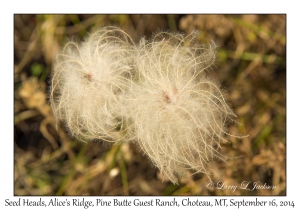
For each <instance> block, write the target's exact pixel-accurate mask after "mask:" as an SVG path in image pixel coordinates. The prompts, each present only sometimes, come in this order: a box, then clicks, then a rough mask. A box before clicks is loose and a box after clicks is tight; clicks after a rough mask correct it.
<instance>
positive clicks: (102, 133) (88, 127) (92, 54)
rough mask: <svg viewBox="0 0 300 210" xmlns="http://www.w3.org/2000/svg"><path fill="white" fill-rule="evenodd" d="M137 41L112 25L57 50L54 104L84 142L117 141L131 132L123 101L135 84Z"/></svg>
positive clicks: (55, 111) (58, 117)
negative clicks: (125, 123) (125, 122)
mask: <svg viewBox="0 0 300 210" xmlns="http://www.w3.org/2000/svg"><path fill="white" fill-rule="evenodd" d="M132 52H133V45H132V41H131V38H130V37H129V36H128V35H127V34H126V33H125V32H124V31H122V30H121V29H119V28H116V27H106V28H102V29H100V30H97V31H94V32H92V33H90V34H89V36H88V37H87V39H86V40H85V41H84V42H82V43H81V44H78V43H75V42H72V41H70V42H68V43H67V44H66V45H65V46H64V48H63V50H62V52H61V53H59V54H57V56H56V59H55V63H54V72H53V77H52V87H51V106H52V109H53V113H54V115H55V117H56V119H57V120H58V121H62V122H63V123H64V125H65V126H66V128H67V129H68V130H69V132H70V134H71V135H72V136H73V137H75V138H78V139H80V140H92V139H103V140H107V141H110V140H113V141H116V140H118V139H119V138H121V137H124V136H125V135H124V134H122V135H120V133H122V132H124V126H123V120H122V115H120V113H121V112H122V108H123V107H122V103H121V102H120V101H121V100H122V98H123V97H124V95H126V92H127V90H128V88H129V87H130V86H131V77H132V75H133V68H132V63H133V57H132Z"/></svg>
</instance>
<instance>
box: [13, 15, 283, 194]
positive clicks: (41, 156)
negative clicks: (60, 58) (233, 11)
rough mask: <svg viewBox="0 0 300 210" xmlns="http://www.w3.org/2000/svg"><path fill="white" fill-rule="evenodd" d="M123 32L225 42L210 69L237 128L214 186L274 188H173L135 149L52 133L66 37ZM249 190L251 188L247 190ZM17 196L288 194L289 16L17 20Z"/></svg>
mask: <svg viewBox="0 0 300 210" xmlns="http://www.w3.org/2000/svg"><path fill="white" fill-rule="evenodd" d="M108 25H115V26H120V27H122V28H123V29H124V30H125V31H126V32H128V34H129V35H131V36H132V38H133V39H134V40H135V41H136V42H138V41H139V38H141V37H150V36H151V35H152V34H153V33H155V32H157V31H159V30H166V31H171V32H183V33H185V34H188V33H190V32H191V31H192V30H193V29H198V30H200V31H201V34H200V35H199V37H198V40H199V42H210V40H213V41H214V42H216V44H217V45H218V46H219V50H218V62H217V63H216V66H215V70H214V71H211V72H209V74H210V75H211V76H212V77H215V78H216V79H218V80H219V81H220V85H221V87H222V88H224V90H226V92H227V94H226V97H227V100H228V101H229V103H230V104H231V106H232V108H233V110H234V111H235V112H236V114H237V116H238V120H239V122H240V124H241V125H239V124H238V125H231V126H230V132H231V133H234V134H241V135H249V137H247V138H244V139H236V138H233V137H227V138H228V140H230V141H231V144H224V145H223V147H222V153H223V154H226V155H228V156H230V157H240V156H241V157H240V158H233V160H232V161H230V162H228V163H224V162H215V163H214V165H215V167H216V168H218V169H220V173H215V174H214V175H213V176H212V181H213V183H214V184H215V185H216V184H217V183H218V182H222V183H224V184H225V185H237V186H240V184H241V183H242V182H244V181H247V182H250V184H249V188H251V189H252V188H253V183H254V182H258V181H259V185H264V184H265V183H266V184H267V185H270V186H276V188H275V189H272V190H267V189H255V190H252V191H250V190H243V189H237V190H235V191H233V190H231V189H228V190H220V189H216V187H213V188H209V187H207V183H208V181H209V179H208V178H207V177H206V176H205V175H202V174H197V175H194V176H191V177H189V178H188V179H182V180H180V184H179V185H173V184H172V183H171V182H169V181H168V180H164V181H163V180H162V176H161V174H160V173H159V171H158V170H157V169H156V168H155V167H154V166H153V165H152V164H151V163H150V161H149V160H148V159H147V158H146V157H145V156H143V154H142V152H141V151H140V150H139V148H137V147H136V146H135V145H132V144H128V143H124V144H121V145H110V144H108V143H104V142H101V141H98V142H89V143H83V142H80V141H77V140H72V139H70V138H69V137H68V136H67V135H66V133H65V131H64V129H63V128H60V127H55V123H54V119H53V117H52V113H51V109H50V106H49V85H50V82H51V77H50V74H51V65H52V61H53V57H54V55H55V53H56V52H59V51H60V49H61V47H62V45H63V43H65V42H66V40H67V39H75V40H77V41H80V40H83V38H84V37H85V35H86V34H87V33H88V32H89V31H90V30H91V29H92V28H94V27H96V28H97V27H98V28H100V27H103V26H108ZM251 186H252V187H251ZM14 194H15V195H286V16H285V15H191V14H189V15H172V14H168V15H137V14H135V15H116V14H114V15H90V14H89V15H75V14H69V15H28V14H26V15H20V14H18V15H14Z"/></svg>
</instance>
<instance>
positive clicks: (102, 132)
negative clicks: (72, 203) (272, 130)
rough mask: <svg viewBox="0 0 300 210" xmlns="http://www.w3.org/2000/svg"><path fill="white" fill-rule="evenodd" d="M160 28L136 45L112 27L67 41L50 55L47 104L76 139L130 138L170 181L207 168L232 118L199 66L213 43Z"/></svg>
mask: <svg viewBox="0 0 300 210" xmlns="http://www.w3.org/2000/svg"><path fill="white" fill-rule="evenodd" d="M196 37H197V32H193V33H191V34H190V35H189V36H183V35H181V34H171V33H166V32H161V33H158V34H156V35H155V36H154V37H153V38H152V39H151V40H146V39H141V41H140V44H139V45H138V46H137V47H136V46H134V44H133V42H132V41H131V39H130V37H129V36H128V35H127V34H126V33H125V32H124V31H122V30H120V29H118V28H116V27H106V28H103V29H101V30H98V31H95V32H93V33H91V34H90V35H89V36H88V38H87V39H86V40H85V41H84V42H83V43H82V44H80V45H79V44H76V43H74V42H69V43H67V44H66V46H65V47H64V49H63V51H62V52H61V53H60V54H58V55H57V57H56V60H55V64H54V74H53V80H52V92H51V102H52V103H51V105H52V108H53V112H54V115H55V117H56V119H57V120H59V121H62V122H63V123H64V125H65V126H66V128H67V129H68V130H69V132H70V134H71V135H72V136H74V137H76V138H78V139H81V140H92V139H103V140H107V141H115V142H118V141H120V140H132V141H133V142H135V143H137V144H138V145H139V146H140V147H141V149H142V150H143V151H144V153H145V154H146V155H147V156H148V157H149V158H150V160H151V161H152V162H153V163H154V164H155V165H156V166H157V167H158V168H159V170H160V171H161V172H162V173H163V174H164V175H165V176H167V177H168V178H169V179H170V180H171V181H172V182H174V183H177V182H178V177H184V176H186V171H187V170H192V171H194V172H196V173H197V172H201V173H206V174H209V163H210V161H211V160H213V159H215V158H219V159H221V160H224V161H226V160H225V159H226V158H225V156H223V155H222V154H221V153H220V152H219V149H220V142H221V140H225V139H224V134H227V133H226V124H227V123H228V121H230V120H232V119H234V118H235V115H234V113H233V112H232V110H231V109H230V107H229V106H228V105H227V103H226V102H225V100H224V98H223V95H222V92H221V90H220V88H219V87H218V85H217V83H216V82H215V81H213V80H212V79H210V78H209V77H207V75H206V72H207V70H208V69H210V68H211V67H212V66H213V65H214V62H215V58H216V46H215V44H214V43H213V42H212V43H211V44H210V45H199V44H197V42H196Z"/></svg>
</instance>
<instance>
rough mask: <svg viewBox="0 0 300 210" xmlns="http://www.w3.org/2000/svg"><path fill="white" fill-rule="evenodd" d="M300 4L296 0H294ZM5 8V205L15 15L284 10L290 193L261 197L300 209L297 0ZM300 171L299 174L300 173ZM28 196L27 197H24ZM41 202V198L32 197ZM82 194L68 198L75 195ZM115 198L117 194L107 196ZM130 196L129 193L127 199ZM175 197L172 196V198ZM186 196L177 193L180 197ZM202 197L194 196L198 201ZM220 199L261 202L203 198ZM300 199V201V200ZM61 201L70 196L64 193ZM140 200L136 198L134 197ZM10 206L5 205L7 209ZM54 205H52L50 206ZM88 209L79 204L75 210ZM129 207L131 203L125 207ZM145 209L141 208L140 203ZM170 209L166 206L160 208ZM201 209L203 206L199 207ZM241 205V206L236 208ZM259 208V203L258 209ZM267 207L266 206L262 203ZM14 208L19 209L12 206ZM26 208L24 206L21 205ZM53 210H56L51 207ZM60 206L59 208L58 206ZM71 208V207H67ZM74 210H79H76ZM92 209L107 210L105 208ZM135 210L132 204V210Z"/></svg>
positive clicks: (1, 90) (9, 179)
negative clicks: (293, 203)
mask: <svg viewBox="0 0 300 210" xmlns="http://www.w3.org/2000/svg"><path fill="white" fill-rule="evenodd" d="M294 2H296V1H294ZM0 8H1V9H0V10H1V13H0V14H1V18H0V25H1V32H0V43H1V45H0V46H1V48H0V49H1V50H0V53H1V54H0V55H1V56H0V58H1V63H2V65H1V70H0V78H1V82H0V95H1V109H0V116H1V126H0V129H1V131H2V132H1V133H2V135H1V148H2V151H1V152H0V163H1V170H0V171H1V172H0V176H1V178H0V208H1V209H8V208H6V207H4V204H5V202H4V200H5V199H12V200H18V197H13V160H14V159H13V141H14V140H13V132H14V131H13V114H14V112H13V108H14V104H13V94H14V93H13V30H14V29H13V14H15V13H53V12H55V13H106V14H107V13H124V14H127V13H139V14H140V13H151V14H152V13H153V14H154V13H157V14H160V13H179V14H186V13H197V14H199V13H214V14H215V13H262V14H265V13H282V14H285V13H286V14H287V69H288V70H287V160H288V163H287V196H286V197H285V196H282V197H259V200H269V201H271V200H273V199H274V198H275V199H276V200H277V202H279V201H280V200H286V201H287V200H290V201H291V200H293V201H294V202H295V204H296V206H297V207H296V209H297V208H299V207H298V206H299V205H300V202H299V201H298V200H299V198H298V196H297V197H296V195H298V194H299V193H298V189H299V187H300V186H299V183H300V182H299V180H298V179H297V176H299V174H298V173H299V172H300V171H299V165H300V164H298V158H299V156H297V155H299V151H298V150H299V148H300V147H299V137H298V135H297V134H298V133H297V130H299V126H300V125H299V124H298V123H299V122H298V121H297V120H299V119H300V116H299V108H300V104H299V100H298V98H299V96H300V94H299V93H298V92H299V91H298V90H299V88H300V87H299V84H300V82H299V78H300V73H299V72H300V69H299V54H300V53H299V52H298V51H299V47H300V44H299V40H300V38H299V32H298V28H299V20H300V16H299V12H298V11H297V10H298V9H296V8H298V7H297V4H296V3H293V2H292V1H281V2H278V1H277V2H275V1H271V0H267V1H266V0H264V1H262V0H259V1H258V0H253V1H240V0H234V1H222V0H219V1H200V0H195V1H186V0H185V1H176V2H175V1H168V2H167V1H161V0H159V1H158V0H155V1H154V0H153V1H132V0H131V1H122V0H119V1H113V0H109V1H105V3H103V1H87V0H85V1H62V0H59V1H58V0H52V1H38V0H34V1H33V0H29V1H11V2H8V1H2V2H1V3H0ZM297 172H298V173H297ZM23 198H26V197H22V199H23ZM32 198H35V200H39V198H38V197H32ZM51 198H53V197H43V198H42V199H43V200H45V201H47V200H48V201H49V200H50V199H51ZM73 198H78V197H67V199H73ZM105 198H106V199H113V197H105ZM122 198H123V199H125V198H126V197H122ZM155 198H160V197H149V198H147V197H142V198H141V199H155ZM169 198H170V199H171V198H172V197H169ZM184 198H185V197H177V198H176V199H178V201H180V200H182V199H184ZM196 198H197V197H193V199H196ZM215 198H220V199H221V198H226V199H228V200H230V199H235V200H243V199H245V200H255V197H228V196H227V197H199V199H201V200H212V201H213V202H214V199H215ZM297 198H298V199H297ZM59 199H60V200H62V199H65V198H64V197H60V198H59ZM86 199H90V200H96V199H97V197H87V198H86ZM128 199H131V200H134V199H136V198H134V197H128ZM3 207H4V208H3ZM49 208H50V207H47V209H49ZM79 208H81V209H84V208H83V207H78V208H75V209H79ZM124 208H127V209H129V207H124ZM136 208H140V207H136ZM155 208H161V209H162V208H166V207H155ZM198 208H199V207H198ZM236 208H237V207H235V209H236ZM257 208H258V207H257ZM261 208H265V207H261ZM9 209H14V207H10V208H9ZM19 209H20V208H19ZM22 209H32V207H22ZM50 209H51V208H50ZM53 209H59V208H57V207H56V208H53ZM64 209H66V207H64ZM72 209H74V208H72ZM91 209H105V208H103V207H97V208H91ZM130 209H131V208H130Z"/></svg>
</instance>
